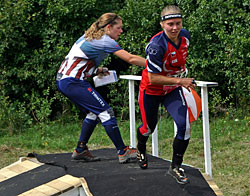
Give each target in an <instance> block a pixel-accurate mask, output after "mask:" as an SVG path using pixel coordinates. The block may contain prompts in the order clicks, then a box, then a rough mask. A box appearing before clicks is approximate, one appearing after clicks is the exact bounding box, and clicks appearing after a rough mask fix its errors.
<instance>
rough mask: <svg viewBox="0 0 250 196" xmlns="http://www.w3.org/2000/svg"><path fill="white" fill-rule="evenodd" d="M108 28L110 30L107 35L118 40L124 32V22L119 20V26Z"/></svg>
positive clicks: (109, 26)
mask: <svg viewBox="0 0 250 196" xmlns="http://www.w3.org/2000/svg"><path fill="white" fill-rule="evenodd" d="M107 28H108V31H107V33H106V34H107V35H109V36H110V37H111V38H112V39H114V40H117V39H118V38H119V36H120V35H121V34H122V32H123V30H122V20H117V24H115V25H113V26H111V25H108V26H107Z"/></svg>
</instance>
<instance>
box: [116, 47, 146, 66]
mask: <svg viewBox="0 0 250 196" xmlns="http://www.w3.org/2000/svg"><path fill="white" fill-rule="evenodd" d="M114 55H116V56H118V57H119V58H121V59H122V60H124V61H126V62H128V63H130V64H135V65H139V66H142V67H146V59H145V58H143V57H140V56H137V55H134V54H130V53H129V52H127V51H126V50H118V51H116V52H114Z"/></svg>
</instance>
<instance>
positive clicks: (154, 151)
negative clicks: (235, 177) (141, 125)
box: [152, 125, 159, 157]
mask: <svg viewBox="0 0 250 196" xmlns="http://www.w3.org/2000/svg"><path fill="white" fill-rule="evenodd" d="M152 155H153V156H156V157H158V156H159V150H158V130H157V125H156V127H155V130H154V132H153V134H152Z"/></svg>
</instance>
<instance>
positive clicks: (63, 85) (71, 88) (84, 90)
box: [57, 77, 126, 150]
mask: <svg viewBox="0 0 250 196" xmlns="http://www.w3.org/2000/svg"><path fill="white" fill-rule="evenodd" d="M57 87H58V89H59V91H60V92H61V93H62V94H64V95H65V96H66V97H68V98H69V99H70V100H71V101H72V102H73V103H74V104H76V105H77V106H78V107H79V108H80V110H81V111H83V112H85V113H87V116H86V118H85V120H84V122H83V125H82V131H81V135H80V139H79V141H80V142H84V143H85V144H87V143H88V140H89V138H90V136H91V134H92V132H93V130H94V128H95V126H96V124H97V120H98V119H100V121H101V123H102V125H103V126H104V128H105V131H106V132H107V134H108V136H109V137H110V139H111V140H112V142H113V143H114V145H115V147H116V148H117V150H122V149H124V148H125V147H126V146H125V145H124V143H123V140H122V138H121V135H120V130H119V128H118V126H117V121H116V118H115V116H114V112H113V109H112V108H111V107H110V106H109V105H108V103H107V102H106V101H105V100H104V99H103V98H102V96H101V95H100V94H99V93H98V92H97V91H96V90H95V89H94V88H93V87H92V86H91V85H90V83H89V82H88V81H86V80H79V79H76V78H72V77H69V78H65V79H61V80H60V81H57ZM81 140H84V141H81Z"/></svg>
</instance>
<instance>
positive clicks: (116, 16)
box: [99, 15, 118, 29]
mask: <svg viewBox="0 0 250 196" xmlns="http://www.w3.org/2000/svg"><path fill="white" fill-rule="evenodd" d="M117 18H118V15H115V17H114V18H113V19H112V20H110V21H109V22H108V23H107V24H105V25H102V26H100V27H99V28H100V29H101V28H103V27H106V26H107V25H108V24H111V23H112V22H114V21H115V20H116V19H117Z"/></svg>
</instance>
